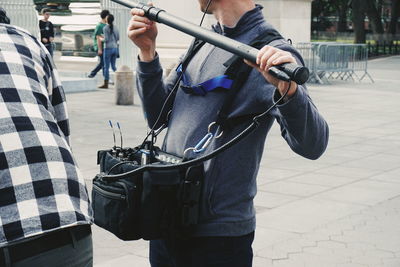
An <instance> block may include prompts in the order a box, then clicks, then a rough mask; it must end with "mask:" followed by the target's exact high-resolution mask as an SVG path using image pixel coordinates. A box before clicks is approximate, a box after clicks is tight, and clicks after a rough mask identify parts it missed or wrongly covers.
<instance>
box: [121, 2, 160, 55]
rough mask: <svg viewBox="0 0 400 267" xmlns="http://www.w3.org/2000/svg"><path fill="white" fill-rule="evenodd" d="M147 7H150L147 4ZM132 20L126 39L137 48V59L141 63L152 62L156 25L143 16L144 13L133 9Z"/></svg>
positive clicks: (154, 50) (154, 52)
mask: <svg viewBox="0 0 400 267" xmlns="http://www.w3.org/2000/svg"><path fill="white" fill-rule="evenodd" d="M149 5H152V4H151V3H149ZM131 15H132V18H131V20H130V22H129V25H128V37H129V39H131V40H132V42H133V43H134V44H135V45H136V46H137V47H139V49H140V51H139V58H140V59H141V60H143V61H147V62H149V61H152V60H153V59H154V57H155V54H156V37H157V34H158V30H157V25H156V23H155V22H153V21H151V20H149V19H148V18H146V17H145V16H144V11H143V10H141V9H137V8H133V9H132V10H131Z"/></svg>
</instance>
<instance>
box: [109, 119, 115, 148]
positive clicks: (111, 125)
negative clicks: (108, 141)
mask: <svg viewBox="0 0 400 267" xmlns="http://www.w3.org/2000/svg"><path fill="white" fill-rule="evenodd" d="M108 122H109V123H110V127H111V129H112V131H113V138H114V150H115V149H116V148H117V142H116V141H115V131H114V127H113V124H112V122H111V120H109V121H108Z"/></svg>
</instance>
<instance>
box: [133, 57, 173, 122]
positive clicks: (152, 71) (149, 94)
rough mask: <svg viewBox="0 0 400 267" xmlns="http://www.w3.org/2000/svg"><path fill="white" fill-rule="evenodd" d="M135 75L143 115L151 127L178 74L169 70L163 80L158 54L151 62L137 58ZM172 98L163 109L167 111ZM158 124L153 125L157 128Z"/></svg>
mask: <svg viewBox="0 0 400 267" xmlns="http://www.w3.org/2000/svg"><path fill="white" fill-rule="evenodd" d="M136 75H137V79H136V83H137V88H138V92H139V96H140V98H141V100H142V103H143V111H144V115H145V118H146V120H147V123H148V125H149V127H150V128H151V127H153V126H154V124H155V123H156V120H157V118H158V116H159V113H160V111H161V108H162V106H163V105H164V101H165V100H166V98H167V97H168V94H169V93H170V92H171V90H172V89H173V87H174V84H175V83H176V81H177V79H178V75H177V74H176V72H175V71H171V73H170V75H169V76H168V77H167V78H166V79H165V81H163V70H162V67H161V64H160V59H159V57H158V55H156V57H155V59H154V60H153V61H151V62H143V61H140V60H138V67H137V69H136ZM173 99H174V97H173V96H172V98H171V101H169V103H167V104H166V108H165V110H164V111H167V112H168V110H169V108H170V107H171V106H172V104H173ZM162 116H163V117H165V116H166V114H162ZM160 126H161V125H159V124H157V125H156V126H155V127H156V128H158V127H160Z"/></svg>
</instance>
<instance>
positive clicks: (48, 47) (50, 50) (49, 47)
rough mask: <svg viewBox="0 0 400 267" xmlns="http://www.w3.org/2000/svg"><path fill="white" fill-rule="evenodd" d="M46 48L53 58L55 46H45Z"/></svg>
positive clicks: (50, 44)
mask: <svg viewBox="0 0 400 267" xmlns="http://www.w3.org/2000/svg"><path fill="white" fill-rule="evenodd" d="M44 46H45V47H46V48H47V51H49V53H50V55H51V56H53V44H52V43H49V44H45V45H44Z"/></svg>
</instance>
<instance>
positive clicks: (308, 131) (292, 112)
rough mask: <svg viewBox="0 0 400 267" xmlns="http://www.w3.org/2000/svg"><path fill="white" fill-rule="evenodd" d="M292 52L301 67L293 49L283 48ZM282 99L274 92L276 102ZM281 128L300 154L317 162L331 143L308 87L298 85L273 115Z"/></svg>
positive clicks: (299, 59)
mask: <svg viewBox="0 0 400 267" xmlns="http://www.w3.org/2000/svg"><path fill="white" fill-rule="evenodd" d="M280 48H281V49H284V50H287V51H289V52H292V54H293V55H294V57H295V58H296V59H297V60H298V64H302V59H301V56H300V55H299V54H298V52H297V51H296V50H294V49H293V48H291V47H287V46H286V47H280ZM279 98H280V93H279V92H278V90H276V91H275V95H274V100H275V102H276V101H277V100H278V99H279ZM272 114H273V115H274V117H275V118H276V120H277V121H278V123H279V125H280V127H281V135H282V137H283V138H284V139H285V140H286V142H287V143H288V145H289V146H290V148H291V149H292V150H293V151H294V152H296V153H297V154H299V155H301V156H303V157H305V158H308V159H317V158H319V157H320V156H321V155H322V154H323V152H324V151H325V149H326V147H327V145H328V140H329V127H328V124H327V122H326V121H325V119H324V118H323V117H322V115H321V114H320V113H319V111H318V109H317V107H316V106H315V105H314V103H313V101H312V100H311V98H310V96H309V94H308V91H307V87H306V86H305V85H298V88H297V90H296V93H295V94H294V95H293V96H292V97H291V98H290V99H289V100H288V101H287V102H284V103H278V104H277V108H276V109H275V110H274V111H273V113H272Z"/></svg>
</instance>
